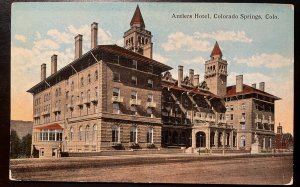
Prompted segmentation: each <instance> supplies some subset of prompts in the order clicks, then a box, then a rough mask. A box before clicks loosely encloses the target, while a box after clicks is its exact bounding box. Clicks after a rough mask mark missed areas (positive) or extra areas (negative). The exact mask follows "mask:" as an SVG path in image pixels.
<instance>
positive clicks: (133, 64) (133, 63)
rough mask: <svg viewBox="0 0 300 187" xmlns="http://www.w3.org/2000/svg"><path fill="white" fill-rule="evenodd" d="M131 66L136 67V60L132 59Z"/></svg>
mask: <svg viewBox="0 0 300 187" xmlns="http://www.w3.org/2000/svg"><path fill="white" fill-rule="evenodd" d="M132 68H133V69H137V61H136V60H132Z"/></svg>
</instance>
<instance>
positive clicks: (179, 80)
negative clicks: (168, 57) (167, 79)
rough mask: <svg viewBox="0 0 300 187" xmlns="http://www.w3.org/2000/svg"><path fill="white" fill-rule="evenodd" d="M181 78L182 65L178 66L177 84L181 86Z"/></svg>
mask: <svg viewBox="0 0 300 187" xmlns="http://www.w3.org/2000/svg"><path fill="white" fill-rule="evenodd" d="M182 80H183V66H178V86H179V87H181V82H182Z"/></svg>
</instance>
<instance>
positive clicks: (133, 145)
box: [129, 142, 139, 147]
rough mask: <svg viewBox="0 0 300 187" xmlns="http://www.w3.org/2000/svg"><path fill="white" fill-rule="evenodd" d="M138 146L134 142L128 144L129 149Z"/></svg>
mask: <svg viewBox="0 0 300 187" xmlns="http://www.w3.org/2000/svg"><path fill="white" fill-rule="evenodd" d="M138 146H139V144H138V143H136V142H129V147H138Z"/></svg>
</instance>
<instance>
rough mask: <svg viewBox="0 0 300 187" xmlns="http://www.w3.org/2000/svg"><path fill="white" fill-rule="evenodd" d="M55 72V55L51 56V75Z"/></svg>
mask: <svg viewBox="0 0 300 187" xmlns="http://www.w3.org/2000/svg"><path fill="white" fill-rule="evenodd" d="M56 72H57V55H55V54H54V55H52V56H51V75H52V74H54V73H56Z"/></svg>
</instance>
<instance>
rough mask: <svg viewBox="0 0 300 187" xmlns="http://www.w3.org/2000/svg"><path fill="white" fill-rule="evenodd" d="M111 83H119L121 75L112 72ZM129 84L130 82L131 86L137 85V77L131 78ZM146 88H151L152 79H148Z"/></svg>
mask: <svg viewBox="0 0 300 187" xmlns="http://www.w3.org/2000/svg"><path fill="white" fill-rule="evenodd" d="M126 76H127V75H126ZM113 81H117V82H121V75H120V73H119V72H116V71H115V72H113ZM130 82H131V84H132V85H138V78H137V76H135V75H133V76H131V81H130ZM146 86H147V87H148V88H153V80H152V79H148V80H147V84H146Z"/></svg>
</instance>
